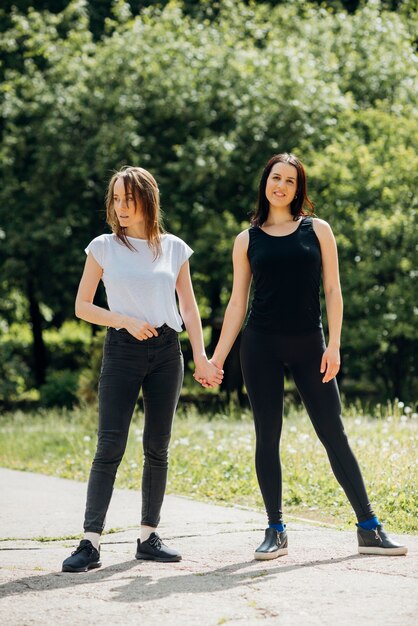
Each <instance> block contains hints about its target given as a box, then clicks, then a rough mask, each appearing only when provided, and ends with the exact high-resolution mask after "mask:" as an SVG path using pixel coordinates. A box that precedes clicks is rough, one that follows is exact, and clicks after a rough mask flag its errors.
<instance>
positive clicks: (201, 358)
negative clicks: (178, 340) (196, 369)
mask: <svg viewBox="0 0 418 626" xmlns="http://www.w3.org/2000/svg"><path fill="white" fill-rule="evenodd" d="M207 360H208V357H207V356H206V352H200V353H199V354H193V361H194V362H195V363H196V365H198V364H200V363H205V362H206V361H207Z"/></svg>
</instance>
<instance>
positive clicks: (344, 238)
mask: <svg viewBox="0 0 418 626" xmlns="http://www.w3.org/2000/svg"><path fill="white" fill-rule="evenodd" d="M15 4H16V3H15ZM45 4H46V5H47V4H48V3H45ZM62 4H63V7H64V8H63V10H62V11H61V12H59V13H52V12H49V11H43V12H37V11H35V10H33V9H27V8H26V6H25V7H22V9H25V10H24V11H22V12H19V11H17V10H14V11H11V12H8V13H7V20H5V21H4V20H2V23H6V22H7V30H6V31H5V32H4V33H3V37H2V38H1V42H0V61H1V66H0V73H1V75H2V77H3V82H2V86H1V102H0V107H1V108H0V111H1V121H0V124H1V144H0V157H1V159H0V160H1V166H0V168H1V169H0V171H1V176H2V184H1V188H0V223H1V229H0V237H1V246H0V268H1V279H0V296H1V297H0V302H1V304H0V315H1V317H2V320H3V321H2V331H3V334H2V337H1V338H0V363H1V366H0V367H1V368H2V374H3V376H2V378H3V381H4V382H2V383H1V385H0V400H3V401H6V400H9V401H10V400H11V399H13V398H16V397H17V396H19V395H21V394H22V393H23V392H24V391H25V390H26V391H27V390H28V389H30V388H31V387H33V386H37V387H38V388H40V387H41V386H42V385H43V384H47V385H48V384H49V387H48V386H47V387H46V389H47V390H48V389H49V390H50V389H51V384H52V383H51V380H50V379H51V376H52V378H53V380H55V381H57V380H63V381H65V385H66V387H65V392H67V391H66V390H67V388H68V386H70V387H71V385H74V384H75V383H74V380H73V378H74V377H71V375H70V373H69V370H74V369H76V368H77V367H80V358H79V356H77V355H75V354H74V353H71V350H69V349H68V346H69V345H72V346H73V347H74V350H78V355H80V354H84V352H83V350H85V349H86V343H84V344H83V346H84V347H83V348H82V349H81V350H80V346H79V345H78V344H77V343H76V342H75V345H74V344H72V343H71V340H68V341H69V343H68V342H67V344H66V343H65V341H64V339H63V341H62V344H61V345H62V347H63V351H64V353H66V351H68V355H67V356H68V359H67V360H66V359H62V358H61V361H60V357H59V356H57V354H56V350H55V352H54V350H53V349H52V348H53V347H52V346H51V345H50V346H49V347H48V348H47V347H46V345H45V337H46V336H47V334H48V332H50V331H52V330H53V329H60V328H63V324H64V323H65V322H66V320H69V319H71V318H72V317H73V301H74V295H75V291H76V288H77V282H78V280H79V276H80V274H81V270H82V265H83V256H84V253H83V249H84V247H85V245H86V243H88V241H89V240H90V239H91V238H93V237H94V236H96V235H97V234H99V233H100V232H102V231H103V230H104V228H105V226H104V212H103V194H104V190H105V186H106V181H107V179H108V177H109V174H110V172H111V171H112V170H113V169H115V168H117V167H119V166H121V165H123V164H126V163H130V164H141V165H142V166H144V167H146V168H149V169H150V170H151V171H152V172H153V174H154V175H155V176H156V178H157V180H158V182H159V186H160V189H161V193H162V203H163V209H164V211H165V222H166V227H167V229H168V230H170V231H171V232H174V233H175V234H178V235H179V236H181V237H183V238H184V239H185V240H186V241H187V242H188V243H189V244H190V245H191V246H192V247H193V248H194V250H195V252H196V254H195V255H194V257H193V260H192V271H193V277H194V282H195V287H196V291H197V294H198V299H199V304H200V306H201V312H202V315H203V317H204V318H205V319H206V320H207V322H208V323H209V324H210V325H213V326H215V325H216V323H217V321H218V320H219V317H220V316H221V315H222V311H223V307H224V305H225V302H226V300H227V297H228V293H229V290H230V284H231V262H230V252H231V247H232V242H233V238H234V236H235V234H236V233H237V232H238V231H239V230H240V229H242V228H245V227H246V225H247V223H248V214H249V212H250V211H251V210H252V208H253V206H254V199H255V189H256V185H257V178H258V176H259V173H260V170H261V168H262V166H263V164H264V163H265V161H266V160H267V158H268V157H269V156H270V155H271V154H272V153H275V152H279V151H285V150H288V151H289V150H292V151H294V152H296V153H297V154H298V155H299V156H300V157H301V158H302V160H303V161H304V162H305V163H306V165H307V169H308V176H309V180H310V195H311V197H312V198H313V200H314V201H315V206H316V213H317V215H318V216H319V217H322V218H324V219H327V220H328V221H329V222H330V223H331V225H332V227H333V230H334V232H335V234H336V237H337V241H338V244H339V249H340V257H341V278H342V285H343V292H344V298H345V327H344V337H343V369H342V382H343V385H345V386H346V389H347V390H350V389H351V390H354V391H357V392H360V391H365V392H368V393H374V394H379V395H381V396H392V397H393V396H397V397H401V398H404V399H407V400H412V399H413V398H412V388H413V385H414V383H416V380H417V351H416V350H415V351H414V323H415V324H416V322H415V320H416V314H417V309H414V303H415V302H416V297H415V294H416V288H415V287H414V278H415V276H416V244H415V241H414V229H415V224H416V221H415V219H416V218H415V209H416V199H414V194H413V190H414V188H416V187H417V172H418V167H417V165H418V162H417V157H416V150H415V149H414V148H416V117H417V115H416V113H417V111H416V107H415V106H414V81H415V80H416V66H415V57H414V45H413V42H414V32H413V24H414V22H413V19H412V18H411V17H409V18H408V19H405V18H404V14H405V15H406V13H407V6H408V4H407V3H392V4H397V5H399V6H396V7H391V6H389V4H391V3H380V2H378V1H376V0H373V1H371V2H368V3H365V4H364V6H362V5H361V6H360V7H359V8H357V7H352V8H351V9H350V11H354V9H357V10H355V11H354V12H353V14H347V13H346V12H345V11H342V10H341V9H340V8H339V6H340V3H338V2H335V3H331V2H329V3H319V4H320V6H317V5H318V3H307V2H302V1H301V0H296V1H295V2H291V3H285V4H283V3H241V2H232V1H229V0H225V1H224V2H219V3H217V5H216V12H214V10H213V8H212V12H210V10H209V7H208V6H207V4H208V3H185V4H186V5H187V6H186V8H185V9H183V8H182V3H180V2H168V3H162V4H163V5H164V7H163V8H158V7H155V6H149V7H147V8H142V10H141V11H140V12H139V14H138V15H136V16H135V17H134V15H133V13H132V10H131V9H132V8H133V9H134V11H133V12H134V13H138V11H139V9H140V8H141V7H136V8H135V7H132V3H131V5H130V4H128V3H124V2H122V1H121V0H118V1H117V2H115V3H113V4H112V6H111V13H110V14H109V15H107V16H106V18H105V19H104V21H103V24H104V27H103V28H104V30H103V33H102V34H101V36H100V37H98V33H97V32H92V30H91V8H92V6H93V4H94V3H92V2H90V3H86V2H83V1H82V0H74V1H73V2H71V3H66V2H64V3H62ZM143 4H153V5H154V4H155V3H143ZM191 4H196V5H197V4H200V5H201V6H200V9H201V11H200V12H199V11H197V10H196V11H192V10H191V9H190V5H191ZM210 4H212V5H214V3H210ZM276 4H277V6H273V5H276ZM354 4H355V3H354ZM401 4H402V5H403V9H402V7H401ZM64 5H65V6H64ZM205 5H206V6H205ZM330 5H334V6H332V7H331V6H330ZM195 8H196V7H195ZM347 8H349V7H347ZM387 8H398V11H397V12H393V11H388V10H386V9H387ZM401 9H402V10H401ZM403 11H404V12H405V13H403ZM2 16H3V18H4V17H5V12H4V11H3V14H2ZM414 268H415V269H414ZM28 323H29V324H30V326H31V329H32V339H31V338H30V337H29V338H28V337H27V334H25V333H26V330H25V324H28ZM55 332H56V331H55ZM64 334H65V333H64ZM86 341H87V344H88V341H89V339H88V338H87V339H86ZM23 344H24V345H23ZM30 346H32V350H33V355H32V357H28V349H29V347H30ZM87 347H88V346H87ZM85 364H86V363H84V365H85ZM28 368H29V369H30V371H31V374H29V371H28ZM48 368H49V369H48ZM57 369H58V370H62V372H63V373H62V375H61V376H59V375H57V374H56V372H55V370H57ZM53 386H54V385H52V387H53ZM45 393H46V391H45V387H44V394H45ZM48 393H49V395H48V397H51V392H50V391H49V392H48ZM52 395H54V394H52ZM57 395H58V397H59V395H60V394H59V393H58V394H57ZM67 403H68V402H67Z"/></svg>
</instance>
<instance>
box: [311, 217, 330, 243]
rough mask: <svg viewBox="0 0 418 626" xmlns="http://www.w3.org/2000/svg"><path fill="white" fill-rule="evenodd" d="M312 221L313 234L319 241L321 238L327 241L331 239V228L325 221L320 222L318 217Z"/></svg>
mask: <svg viewBox="0 0 418 626" xmlns="http://www.w3.org/2000/svg"><path fill="white" fill-rule="evenodd" d="M311 219H312V227H313V229H314V231H315V234H316V235H317V236H318V238H319V239H320V238H321V237H323V238H325V239H327V238H329V237H332V236H333V234H332V229H331V226H330V225H329V224H328V222H326V221H325V220H321V219H320V218H319V217H313V218H311Z"/></svg>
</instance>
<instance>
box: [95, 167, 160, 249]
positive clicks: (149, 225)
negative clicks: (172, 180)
mask: <svg viewBox="0 0 418 626" xmlns="http://www.w3.org/2000/svg"><path fill="white" fill-rule="evenodd" d="M119 178H122V180H123V184H124V187H125V194H128V193H131V194H132V196H133V199H134V204H135V210H136V211H137V210H138V209H139V210H141V211H142V213H143V215H144V222H145V236H146V239H147V240H148V245H149V247H150V248H151V249H152V250H153V251H154V253H155V258H157V257H158V256H159V255H160V254H161V235H162V233H163V232H164V229H163V227H162V224H161V209H160V193H159V190H158V185H157V182H156V180H155V178H154V177H153V175H152V174H150V173H149V172H148V171H147V170H144V169H143V168H142V167H132V166H130V165H125V166H124V167H122V168H121V169H120V170H119V171H118V172H115V173H114V174H113V176H112V178H111V179H110V181H109V185H108V188H107V193H106V221H107V223H108V224H109V226H110V228H111V229H112V232H113V233H115V235H116V237H117V239H119V241H120V242H121V243H123V244H124V245H125V246H127V247H128V248H129V249H130V250H135V248H134V246H133V245H132V244H131V242H130V241H129V240H128V239H127V237H126V233H125V231H126V228H125V227H123V226H121V225H120V223H119V220H118V218H117V215H116V212H115V209H114V206H113V189H114V186H115V183H116V181H117V180H119Z"/></svg>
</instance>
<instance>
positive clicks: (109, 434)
mask: <svg viewBox="0 0 418 626" xmlns="http://www.w3.org/2000/svg"><path fill="white" fill-rule="evenodd" d="M126 439H127V437H126V435H125V433H123V432H121V431H106V432H102V433H99V438H98V442H97V450H96V455H95V457H94V463H109V464H114V463H115V464H117V465H119V463H120V462H121V460H122V457H123V455H124V453H125V448H126Z"/></svg>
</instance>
